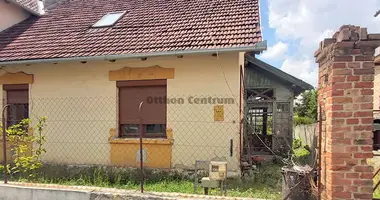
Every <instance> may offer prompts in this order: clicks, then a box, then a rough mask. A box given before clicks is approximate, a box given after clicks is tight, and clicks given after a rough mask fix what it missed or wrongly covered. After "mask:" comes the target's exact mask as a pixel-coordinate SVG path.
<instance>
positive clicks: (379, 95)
mask: <svg viewBox="0 0 380 200" xmlns="http://www.w3.org/2000/svg"><path fill="white" fill-rule="evenodd" d="M374 62H375V77H374V81H373V83H374V85H373V117H374V138H373V140H374V142H373V145H374V147H373V148H374V150H379V149H380V47H378V48H377V49H376V50H375V61H374Z"/></svg>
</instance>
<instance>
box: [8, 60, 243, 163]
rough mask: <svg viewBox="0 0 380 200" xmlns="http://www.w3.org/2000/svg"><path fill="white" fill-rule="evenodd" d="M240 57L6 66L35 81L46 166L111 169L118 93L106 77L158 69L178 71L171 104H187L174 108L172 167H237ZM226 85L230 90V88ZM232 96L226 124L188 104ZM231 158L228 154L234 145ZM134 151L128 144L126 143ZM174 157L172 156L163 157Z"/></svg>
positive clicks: (33, 108)
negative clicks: (206, 163) (211, 163)
mask: <svg viewBox="0 0 380 200" xmlns="http://www.w3.org/2000/svg"><path fill="white" fill-rule="evenodd" d="M240 62H242V60H241V56H239V55H238V53H225V54H220V56H219V58H216V57H213V56H211V55H192V56H190V55H186V56H184V57H183V58H177V57H175V56H168V57H155V58H148V59H147V60H146V61H142V60H140V59H130V60H123V61H119V60H118V61H116V62H114V63H111V62H108V61H97V62H96V61H89V62H88V63H86V64H81V63H80V62H66V63H58V64H52V63H49V64H38V65H37V64H33V65H30V66H25V65H22V66H21V65H19V66H12V67H8V68H7V70H8V71H11V72H17V71H24V72H25V73H29V74H34V83H33V84H31V85H30V99H31V102H30V113H31V114H30V115H31V117H32V118H35V117H36V116H42V115H44V116H47V120H48V122H47V127H46V134H47V144H46V149H47V154H46V155H45V156H44V160H45V161H47V162H54V163H69V164H105V165H109V164H110V145H109V143H108V137H109V130H110V128H117V88H116V83H115V82H114V81H109V75H108V72H109V71H110V70H117V69H120V68H123V67H132V68H137V67H150V66H153V65H159V66H161V67H164V68H174V69H175V77H174V79H170V80H168V85H167V94H168V97H170V98H183V99H184V100H185V103H184V104H168V107H167V128H172V129H173V136H174V144H173V153H172V167H190V166H192V165H194V163H195V160H210V159H222V160H227V161H228V163H229V165H230V166H229V168H230V169H234V170H237V169H238V163H239V159H238V158H239V145H238V143H239V105H238V104H239V63H240ZM227 83H228V84H227ZM210 96H211V97H229V98H234V99H235V103H234V104H230V105H224V111H225V120H224V121H223V122H214V105H211V104H200V105H196V104H190V103H189V102H188V98H189V97H210ZM231 139H232V140H233V155H232V156H231V155H230V140H231ZM125 145H128V144H125ZM162 156H168V155H162Z"/></svg>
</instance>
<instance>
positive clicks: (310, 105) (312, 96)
mask: <svg viewBox="0 0 380 200" xmlns="http://www.w3.org/2000/svg"><path fill="white" fill-rule="evenodd" d="M294 112H295V114H296V115H297V116H298V117H307V118H310V119H313V120H315V121H316V120H317V119H318V92H317V90H307V91H305V92H304V93H302V94H301V99H300V101H299V102H296V104H295V106H294Z"/></svg>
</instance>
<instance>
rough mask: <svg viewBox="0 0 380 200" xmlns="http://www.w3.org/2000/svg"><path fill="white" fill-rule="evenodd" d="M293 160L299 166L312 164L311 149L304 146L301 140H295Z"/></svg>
mask: <svg viewBox="0 0 380 200" xmlns="http://www.w3.org/2000/svg"><path fill="white" fill-rule="evenodd" d="M293 160H294V161H295V162H297V163H298V164H301V165H305V164H311V163H310V162H311V151H310V147H309V146H307V145H303V144H302V141H301V139H294V140H293Z"/></svg>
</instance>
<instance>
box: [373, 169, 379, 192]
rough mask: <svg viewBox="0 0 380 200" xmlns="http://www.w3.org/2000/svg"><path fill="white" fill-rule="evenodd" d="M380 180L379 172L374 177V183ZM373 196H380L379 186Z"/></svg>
mask: <svg viewBox="0 0 380 200" xmlns="http://www.w3.org/2000/svg"><path fill="white" fill-rule="evenodd" d="M379 181H380V174H378V175H377V176H376V177H375V178H374V179H373V183H374V185H375V184H376V183H378V182H379ZM373 197H374V198H380V187H378V188H377V189H376V190H375V191H374V193H373Z"/></svg>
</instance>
